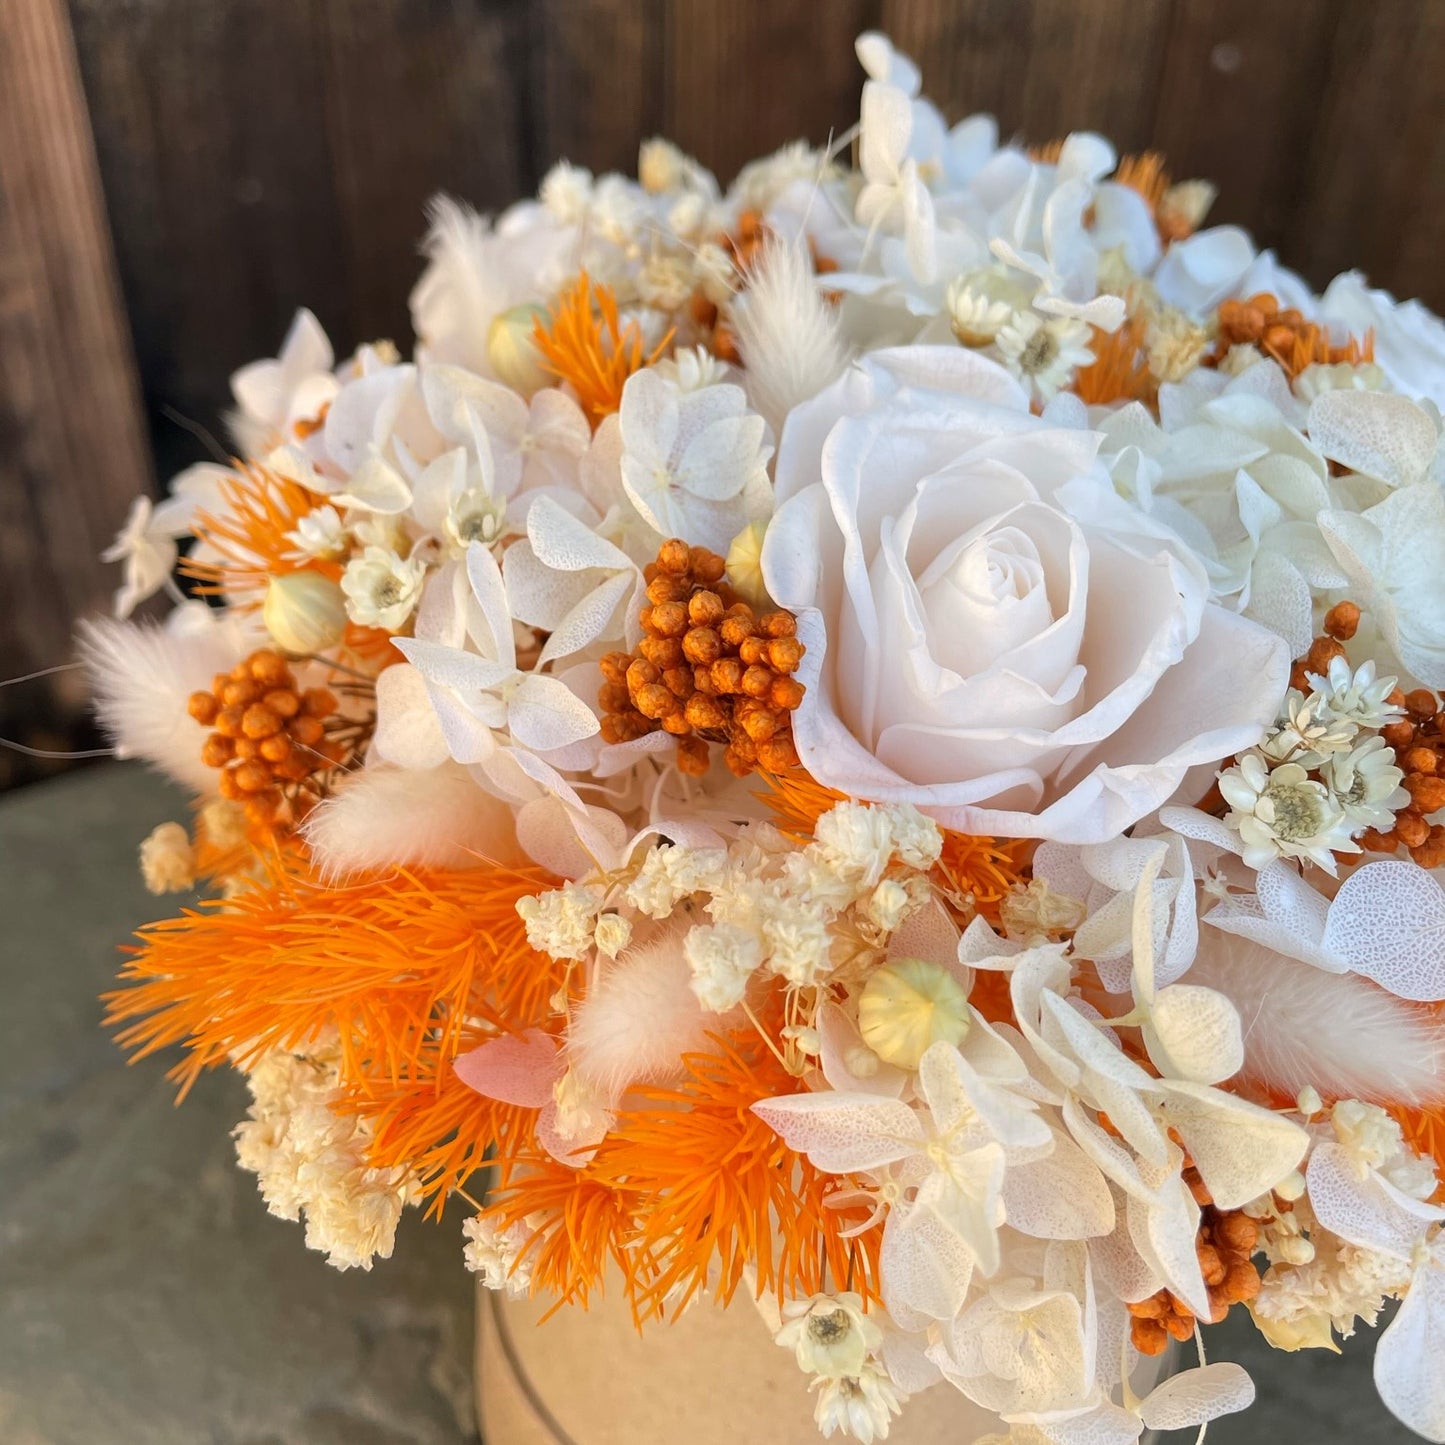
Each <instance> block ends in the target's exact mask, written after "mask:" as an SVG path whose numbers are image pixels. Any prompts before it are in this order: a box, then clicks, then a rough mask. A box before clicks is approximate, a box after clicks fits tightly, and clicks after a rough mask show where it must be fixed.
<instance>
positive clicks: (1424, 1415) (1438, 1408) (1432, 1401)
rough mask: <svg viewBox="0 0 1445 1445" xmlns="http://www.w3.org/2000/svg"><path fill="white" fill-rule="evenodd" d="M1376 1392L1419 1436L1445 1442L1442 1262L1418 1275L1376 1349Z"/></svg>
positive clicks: (1444, 1282)
mask: <svg viewBox="0 0 1445 1445" xmlns="http://www.w3.org/2000/svg"><path fill="white" fill-rule="evenodd" d="M1375 1388H1376V1389H1377V1390H1378V1391H1379V1392H1380V1398H1381V1399H1382V1400H1383V1401H1384V1402H1385V1405H1386V1407H1387V1408H1388V1409H1389V1410H1390V1412H1391V1413H1392V1414H1393V1415H1394V1416H1395V1417H1396V1419H1398V1420H1400V1421H1402V1422H1403V1423H1404V1424H1406V1425H1408V1426H1409V1427H1410V1429H1411V1430H1413V1431H1414V1432H1415V1433H1416V1434H1417V1435H1422V1436H1424V1438H1425V1439H1426V1440H1433V1441H1435V1442H1437V1445H1438V1442H1441V1441H1445V1267H1442V1266H1441V1264H1440V1263H1439V1262H1438V1261H1435V1260H1432V1261H1431V1262H1430V1263H1429V1264H1427V1265H1426V1266H1425V1267H1424V1268H1423V1269H1420V1270H1417V1271H1416V1273H1415V1279H1414V1282H1413V1283H1412V1284H1411V1286H1410V1292H1409V1293H1408V1294H1407V1295H1406V1296H1405V1299H1404V1303H1403V1304H1401V1306H1400V1310H1399V1313H1398V1314H1397V1315H1396V1316H1395V1318H1394V1319H1393V1320H1392V1321H1391V1323H1390V1326H1389V1328H1388V1329H1387V1330H1386V1331H1385V1333H1384V1334H1383V1335H1381V1336H1380V1342H1379V1344H1378V1345H1376V1346H1375Z"/></svg>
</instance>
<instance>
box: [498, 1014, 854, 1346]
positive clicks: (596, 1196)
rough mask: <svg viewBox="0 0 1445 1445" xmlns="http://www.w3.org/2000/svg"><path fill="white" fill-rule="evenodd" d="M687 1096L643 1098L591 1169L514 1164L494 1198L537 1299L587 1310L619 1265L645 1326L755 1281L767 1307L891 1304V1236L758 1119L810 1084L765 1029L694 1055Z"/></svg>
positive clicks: (642, 1094)
mask: <svg viewBox="0 0 1445 1445" xmlns="http://www.w3.org/2000/svg"><path fill="white" fill-rule="evenodd" d="M682 1063H683V1070H684V1074H683V1077H682V1079H681V1080H679V1081H678V1082H677V1083H676V1084H673V1085H667V1086H663V1085H654V1086H650V1087H645V1088H641V1089H638V1090H637V1091H635V1093H634V1094H633V1095H632V1096H630V1102H629V1103H628V1105H627V1107H625V1108H624V1109H623V1110H622V1111H621V1112H620V1113H619V1114H618V1117H617V1122H616V1124H615V1125H614V1127H613V1128H612V1130H611V1131H610V1132H609V1133H608V1135H607V1137H606V1139H604V1140H603V1142H602V1144H601V1146H600V1147H599V1148H598V1150H597V1152H596V1154H595V1155H594V1156H593V1158H592V1159H591V1161H590V1162H589V1163H588V1164H587V1165H586V1166H585V1167H584V1168H583V1169H580V1170H578V1169H569V1168H567V1167H566V1166H564V1165H560V1164H558V1163H557V1162H556V1161H555V1160H553V1159H551V1158H550V1157H548V1156H546V1155H543V1154H541V1153H540V1152H539V1151H537V1150H535V1148H534V1149H532V1150H530V1151H527V1150H523V1151H520V1152H518V1153H514V1154H504V1156H503V1158H504V1166H503V1167H504V1172H503V1177H502V1180H501V1183H500V1186H499V1188H498V1189H497V1191H496V1194H495V1199H494V1202H493V1203H492V1204H491V1205H490V1206H489V1208H488V1209H486V1210H485V1211H483V1213H484V1216H485V1217H489V1218H491V1219H494V1220H495V1221H496V1222H497V1224H498V1225H499V1226H501V1227H503V1228H510V1227H512V1226H514V1225H518V1224H522V1225H524V1227H525V1228H526V1231H527V1233H528V1234H529V1235H530V1238H529V1241H528V1243H527V1245H526V1246H525V1249H524V1251H523V1254H524V1258H525V1259H526V1261H527V1265H528V1270H529V1273H530V1275H531V1279H532V1287H533V1289H534V1291H540V1292H544V1293H548V1294H554V1295H555V1296H556V1297H557V1299H558V1300H559V1301H560V1302H568V1301H573V1302H578V1303H583V1304H585V1303H586V1301H587V1299H588V1297H589V1295H590V1293H591V1292H592V1291H593V1290H594V1289H597V1288H599V1287H600V1285H601V1282H602V1279H603V1277H604V1275H605V1273H606V1271H607V1268H608V1266H609V1264H613V1265H615V1266H616V1267H617V1268H618V1269H619V1270H620V1271H621V1273H622V1276H623V1280H624V1283H625V1286H626V1289H627V1292H628V1298H629V1300H630V1301H631V1303H632V1308H633V1314H634V1317H635V1319H636V1321H637V1323H638V1324H639V1325H641V1324H642V1323H643V1322H645V1321H646V1320H648V1319H653V1318H664V1317H669V1316H670V1317H676V1315H677V1314H679V1313H680V1312H681V1311H682V1310H683V1309H684V1308H686V1306H687V1304H688V1303H689V1302H690V1301H691V1300H692V1298H693V1297H694V1296H695V1295H696V1294H697V1293H698V1292H699V1291H701V1290H702V1289H704V1288H707V1289H708V1290H709V1291H710V1292H711V1293H712V1294H713V1295H715V1296H716V1298H717V1299H718V1300H719V1302H720V1303H723V1304H726V1303H727V1302H728V1301H729V1300H731V1298H732V1297H733V1295H734V1294H735V1293H736V1291H737V1289H738V1287H739V1286H740V1285H741V1284H742V1283H743V1281H744V1279H745V1278H746V1277H747V1275H748V1273H749V1271H751V1272H752V1274H753V1277H754V1280H755V1288H756V1290H757V1293H758V1294H759V1296H762V1295H763V1294H773V1295H775V1296H777V1297H779V1298H794V1297H797V1296H799V1295H803V1296H806V1295H809V1294H815V1293H818V1292H819V1291H821V1290H823V1289H825V1288H829V1287H832V1288H836V1289H845V1288H846V1289H853V1290H857V1291H858V1292H859V1293H860V1294H861V1295H863V1297H864V1298H865V1299H866V1300H873V1299H876V1298H877V1270H878V1245H879V1235H880V1231H877V1230H870V1231H866V1232H865V1233H864V1234H862V1235H861V1236H859V1237H857V1238H852V1239H849V1238H845V1237H844V1235H845V1232H846V1231H847V1230H848V1229H849V1228H850V1226H852V1225H854V1224H857V1223H858V1222H859V1221H858V1220H857V1219H856V1218H853V1217H852V1216H850V1214H849V1212H848V1211H847V1210H840V1209H834V1208H832V1207H830V1205H829V1203H828V1197H829V1195H830V1194H831V1193H832V1192H833V1191H834V1190H835V1189H836V1188H837V1187H838V1181H837V1180H836V1179H833V1178H831V1177H830V1176H827V1175H824V1174H822V1173H820V1172H819V1171H818V1170H817V1169H815V1168H814V1167H813V1166H812V1165H811V1164H810V1163H809V1162H808V1161H807V1159H805V1158H804V1157H802V1156H801V1155H798V1154H795V1153H794V1152H793V1151H792V1150H791V1149H789V1148H788V1147H787V1145H786V1144H784V1143H783V1141H782V1140H781V1139H780V1138H779V1137H778V1136H777V1135H776V1134H775V1133H774V1132H773V1130H772V1129H771V1128H770V1127H769V1126H768V1125H766V1124H765V1123H764V1122H763V1121H762V1120H761V1119H760V1118H759V1117H758V1116H757V1115H756V1114H754V1113H753V1112H752V1106H753V1105H754V1104H755V1103H758V1102H760V1101H761V1100H763V1099H768V1098H774V1097H776V1096H777V1095H779V1094H790V1093H796V1092H797V1091H798V1090H799V1088H800V1087H801V1081H800V1080H799V1079H798V1078H796V1077H795V1076H794V1075H792V1074H791V1073H789V1072H788V1071H787V1069H785V1068H784V1067H783V1065H782V1063H781V1062H780V1061H779V1060H778V1058H777V1057H776V1056H775V1055H774V1053H773V1052H772V1051H771V1050H770V1049H769V1048H768V1047H767V1045H766V1044H765V1042H764V1041H763V1039H762V1038H761V1036H760V1035H759V1034H757V1033H756V1032H741V1031H740V1032H735V1033H731V1034H728V1035H726V1036H723V1037H719V1038H716V1039H715V1040H714V1048H713V1050H712V1051H711V1052H707V1053H696V1054H689V1055H687V1056H686V1057H685V1058H684V1059H683V1061H682Z"/></svg>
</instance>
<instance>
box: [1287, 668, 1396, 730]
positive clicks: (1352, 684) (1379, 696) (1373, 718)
mask: <svg viewBox="0 0 1445 1445" xmlns="http://www.w3.org/2000/svg"><path fill="white" fill-rule="evenodd" d="M1307 676H1308V678H1309V682H1310V686H1311V687H1312V688H1314V695H1313V696H1312V697H1311V699H1310V701H1311V702H1312V703H1315V702H1316V700H1318V706H1317V709H1316V710H1317V711H1328V712H1330V713H1331V714H1333V715H1334V716H1335V717H1337V718H1341V719H1344V720H1348V721H1349V722H1352V723H1354V724H1355V726H1356V727H1362V728H1382V727H1384V726H1385V724H1386V723H1391V722H1394V721H1395V720H1396V719H1397V718H1402V717H1404V716H1405V709H1404V708H1403V707H1401V706H1400V705H1399V704H1398V703H1393V702H1390V701H1388V698H1389V696H1390V694H1391V693H1392V692H1394V690H1395V687H1396V685H1397V683H1398V681H1399V679H1398V678H1394V677H1381V678H1377V677H1376V676H1375V664H1374V661H1373V660H1371V661H1369V662H1364V663H1361V664H1360V666H1359V667H1358V668H1355V669H1351V667H1350V664H1349V663H1348V662H1347V661H1346V660H1345V659H1344V658H1343V657H1337V658H1335V659H1334V660H1333V661H1332V662H1331V663H1330V670H1329V672H1328V673H1327V674H1326V675H1324V676H1321V675H1320V674H1319V673H1317V672H1311V673H1308V674H1307Z"/></svg>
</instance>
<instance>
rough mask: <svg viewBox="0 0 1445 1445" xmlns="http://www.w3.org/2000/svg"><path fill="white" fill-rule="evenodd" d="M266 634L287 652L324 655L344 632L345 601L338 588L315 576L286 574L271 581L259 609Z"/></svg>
mask: <svg viewBox="0 0 1445 1445" xmlns="http://www.w3.org/2000/svg"><path fill="white" fill-rule="evenodd" d="M261 619H262V621H263V622H265V624H266V631H267V632H269V633H270V634H271V637H272V639H273V640H274V641H275V642H276V644H277V646H278V647H281V648H283V649H284V650H285V651H287V652H294V653H308V652H324V651H325V650H326V649H327V648H328V647H333V646H335V644H336V643H338V642H340V641H341V637H342V634H343V633H344V632H345V631H346V599H345V598H344V597H343V596H342V595H341V588H340V587H338V586H337V585H336V583H335V582H333V581H332V580H331V579H330V578H329V577H323V576H322V575H321V574H320V573H319V572H287V573H284V574H283V575H281V576H279V577H273V578H272V579H271V582H270V585H269V586H268V587H267V588H266V602H265V605H264V606H263V607H262V609H261Z"/></svg>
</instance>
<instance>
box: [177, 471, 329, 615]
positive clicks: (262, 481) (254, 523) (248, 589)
mask: <svg viewBox="0 0 1445 1445" xmlns="http://www.w3.org/2000/svg"><path fill="white" fill-rule="evenodd" d="M231 466H232V471H231V472H230V474H228V475H227V476H225V477H223V478H222V479H221V480H220V481H219V482H218V484H217V486H218V490H219V492H220V497H221V501H222V502H223V504H224V506H223V507H220V508H217V509H216V510H215V511H202V512H200V513H199V514H198V515H197V517H196V520H195V522H194V524H193V525H192V531H194V533H195V534H196V537H197V538H198V539H199V540H200V541H201V542H202V543H203V544H204V546H205V547H206V548H208V549H209V550H210V551H211V552H213V553H215V554H216V555H215V557H208V556H204V555H203V556H200V557H186V558H183V559H182V561H181V564H180V570H181V573H182V575H183V576H186V577H190V578H192V579H193V580H194V581H195V583H196V591H197V592H199V593H201V594H202V595H203V596H220V595H224V596H225V597H226V598H227V600H228V602H229V603H230V604H231V605H232V606H236V607H242V608H248V609H250V608H256V607H259V606H260V605H261V594H263V593H264V592H265V589H266V586H267V584H268V583H269V582H270V580H271V578H272V577H275V576H280V575H284V574H286V573H288V572H300V571H316V572H320V573H322V575H324V576H326V577H329V578H331V580H332V581H335V580H336V579H337V578H338V577H340V576H341V567H340V564H339V563H337V562H334V561H324V560H319V559H311V558H308V559H298V558H297V557H296V556H294V555H293V553H294V552H295V543H294V542H292V541H291V539H290V537H289V535H288V534H289V533H291V532H294V531H295V530H296V528H297V526H298V525H299V523H300V521H301V519H302V517H304V516H305V515H306V514H307V513H308V512H310V511H313V510H314V509H315V508H316V507H318V506H320V505H321V502H322V500H323V499H322V498H321V497H320V496H318V495H317V493H315V492H313V491H311V490H309V489H308V488H306V487H303V486H302V485H301V483H300V482H297V481H293V480H292V479H291V478H290V477H283V476H281V475H279V474H278V473H277V472H273V471H271V470H270V468H268V467H264V466H262V465H261V464H260V463H259V462H248V461H240V460H237V461H233V462H232V464H231ZM247 594H255V595H254V596H249V595H247Z"/></svg>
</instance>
